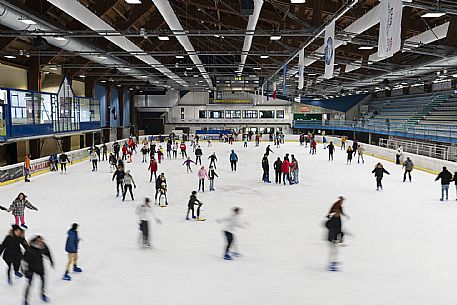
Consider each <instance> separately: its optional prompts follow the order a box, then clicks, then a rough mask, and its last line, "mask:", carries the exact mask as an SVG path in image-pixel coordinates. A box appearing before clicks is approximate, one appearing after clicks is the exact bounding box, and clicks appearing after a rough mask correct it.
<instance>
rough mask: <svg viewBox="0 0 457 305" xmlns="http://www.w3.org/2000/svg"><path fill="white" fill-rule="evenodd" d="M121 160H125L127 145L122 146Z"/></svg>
mask: <svg viewBox="0 0 457 305" xmlns="http://www.w3.org/2000/svg"><path fill="white" fill-rule="evenodd" d="M122 160H127V146H122Z"/></svg>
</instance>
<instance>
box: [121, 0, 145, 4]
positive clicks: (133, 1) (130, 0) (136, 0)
mask: <svg viewBox="0 0 457 305" xmlns="http://www.w3.org/2000/svg"><path fill="white" fill-rule="evenodd" d="M125 2H126V3H128V4H141V1H140V0H125Z"/></svg>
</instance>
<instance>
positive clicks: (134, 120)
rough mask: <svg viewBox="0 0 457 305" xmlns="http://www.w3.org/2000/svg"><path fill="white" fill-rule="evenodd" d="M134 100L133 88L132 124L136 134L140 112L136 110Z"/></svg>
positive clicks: (131, 100) (131, 99)
mask: <svg viewBox="0 0 457 305" xmlns="http://www.w3.org/2000/svg"><path fill="white" fill-rule="evenodd" d="M134 100H135V93H134V92H133V90H130V126H133V128H134V131H135V134H136V135H138V114H137V111H136V107H135V101H134ZM130 133H132V132H130Z"/></svg>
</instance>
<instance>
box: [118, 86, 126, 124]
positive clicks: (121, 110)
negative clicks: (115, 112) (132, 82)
mask: <svg viewBox="0 0 457 305" xmlns="http://www.w3.org/2000/svg"><path fill="white" fill-rule="evenodd" d="M124 92H125V87H119V89H118V94H119V123H120V124H119V125H120V126H121V127H126V126H124Z"/></svg>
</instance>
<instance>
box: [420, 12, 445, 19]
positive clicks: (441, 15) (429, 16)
mask: <svg viewBox="0 0 457 305" xmlns="http://www.w3.org/2000/svg"><path fill="white" fill-rule="evenodd" d="M444 15H446V13H442V12H432V13H426V14H424V15H422V16H421V17H422V18H439V17H443V16H444Z"/></svg>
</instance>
